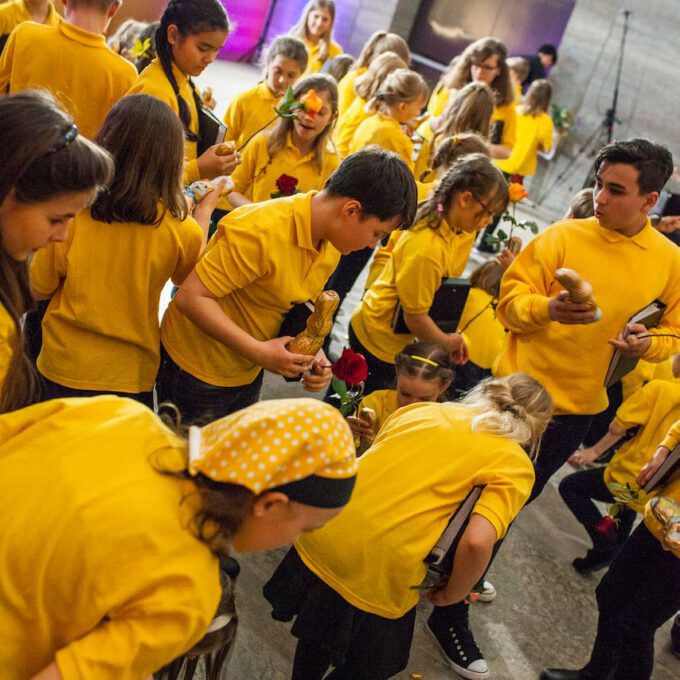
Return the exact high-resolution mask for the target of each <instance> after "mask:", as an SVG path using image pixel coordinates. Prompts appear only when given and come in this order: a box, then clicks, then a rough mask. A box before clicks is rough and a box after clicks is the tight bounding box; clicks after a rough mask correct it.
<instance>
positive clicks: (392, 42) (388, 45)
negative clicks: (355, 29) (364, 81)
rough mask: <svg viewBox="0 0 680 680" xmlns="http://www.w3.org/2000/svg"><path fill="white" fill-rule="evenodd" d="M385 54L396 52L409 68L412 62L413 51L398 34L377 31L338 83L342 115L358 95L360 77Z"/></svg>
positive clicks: (339, 108) (339, 107)
mask: <svg viewBox="0 0 680 680" xmlns="http://www.w3.org/2000/svg"><path fill="white" fill-rule="evenodd" d="M385 52H394V54H396V55H398V56H399V57H400V58H401V60H402V61H403V62H404V66H408V64H409V62H410V61H411V50H410V49H409V47H408V43H407V42H406V41H405V40H404V39H403V38H402V37H401V36H400V35H397V34H396V33H388V32H387V31H376V32H375V33H374V34H373V35H372V36H371V37H370V38H369V39H368V40H367V41H366V44H365V45H364V46H363V48H362V50H361V54H359V57H358V58H357V60H356V61H355V62H354V64H353V65H352V67H351V69H350V71H349V73H348V74H347V75H346V76H345V77H344V78H343V79H342V80H341V81H340V82H339V83H338V110H339V112H340V115H342V114H343V113H344V112H345V111H347V109H348V108H349V107H350V105H351V104H352V102H353V101H354V99H355V98H356V96H357V94H356V91H355V89H354V83H355V82H356V80H357V78H358V77H359V76H362V75H363V74H364V73H366V71H367V70H368V67H369V66H370V65H371V64H372V63H373V60H374V59H375V58H376V57H379V56H380V55H381V54H384V53H385Z"/></svg>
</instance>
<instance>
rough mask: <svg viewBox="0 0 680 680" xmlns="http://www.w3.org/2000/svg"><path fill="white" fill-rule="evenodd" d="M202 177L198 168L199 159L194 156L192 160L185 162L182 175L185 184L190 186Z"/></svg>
mask: <svg viewBox="0 0 680 680" xmlns="http://www.w3.org/2000/svg"><path fill="white" fill-rule="evenodd" d="M199 179H201V173H200V171H199V169H198V159H197V158H194V159H193V160H191V161H185V162H184V173H183V175H182V182H183V183H184V186H189V184H192V183H193V182H198V180H199Z"/></svg>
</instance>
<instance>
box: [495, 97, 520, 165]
mask: <svg viewBox="0 0 680 680" xmlns="http://www.w3.org/2000/svg"><path fill="white" fill-rule="evenodd" d="M494 123H503V132H502V133H501V144H503V145H504V146H509V147H510V148H512V147H513V146H514V145H515V140H516V135H517V114H516V112H515V102H514V101H512V102H510V103H509V104H503V105H502V106H494V108H493V113H492V114H491V130H492V131H493V127H494ZM496 164H498V161H496Z"/></svg>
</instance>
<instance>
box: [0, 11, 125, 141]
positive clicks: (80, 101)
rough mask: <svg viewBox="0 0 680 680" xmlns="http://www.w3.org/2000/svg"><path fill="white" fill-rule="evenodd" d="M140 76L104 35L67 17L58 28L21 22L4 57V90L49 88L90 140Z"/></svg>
mask: <svg viewBox="0 0 680 680" xmlns="http://www.w3.org/2000/svg"><path fill="white" fill-rule="evenodd" d="M136 77H137V71H136V70H135V67H134V66H133V65H132V64H131V63H130V62H129V61H127V60H126V59H123V57H121V56H120V55H118V54H116V53H115V52H113V51H112V50H110V49H109V48H108V47H107V46H106V41H105V40H104V36H103V35H97V34H96V33H91V32H90V31H86V30H84V29H82V28H78V27H77V26H74V25H73V24H70V23H68V22H67V21H64V20H63V19H60V20H59V23H58V24H57V25H56V26H47V25H44V24H36V23H34V22H32V21H27V22H25V23H23V24H20V25H19V26H17V28H16V29H15V30H14V31H13V32H12V33H11V34H10V36H9V39H8V40H7V45H6V46H5V49H4V51H3V53H2V57H0V92H5V91H6V90H7V88H8V87H9V93H10V94H16V93H17V92H21V91H22V90H26V89H29V88H44V89H47V90H49V91H50V92H52V94H54V96H55V97H56V98H57V99H58V100H59V101H60V102H61V103H62V104H63V105H64V107H65V108H66V109H67V110H68V112H69V113H70V114H71V115H72V116H73V119H74V120H75V123H76V125H77V126H78V129H79V130H80V132H81V133H82V134H83V135H85V137H89V138H90V139H92V138H93V137H94V136H95V135H96V134H97V131H98V130H99V128H100V127H101V124H102V123H103V122H104V118H106V115H107V114H108V112H109V111H110V110H111V107H112V106H113V105H114V104H115V103H116V102H117V101H118V100H119V99H120V98H121V97H122V96H123V95H124V94H125V93H126V92H127V91H128V89H129V88H130V86H131V85H132V83H133V82H134V80H135V78H136Z"/></svg>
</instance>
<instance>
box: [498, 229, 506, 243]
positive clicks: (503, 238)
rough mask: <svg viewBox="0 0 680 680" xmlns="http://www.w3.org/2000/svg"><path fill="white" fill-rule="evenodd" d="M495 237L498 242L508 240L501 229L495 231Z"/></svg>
mask: <svg viewBox="0 0 680 680" xmlns="http://www.w3.org/2000/svg"><path fill="white" fill-rule="evenodd" d="M496 236H497V237H498V240H499V242H500V241H507V240H508V235H507V234H506V233H505V232H504V231H503V230H502V229H498V231H496Z"/></svg>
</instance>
